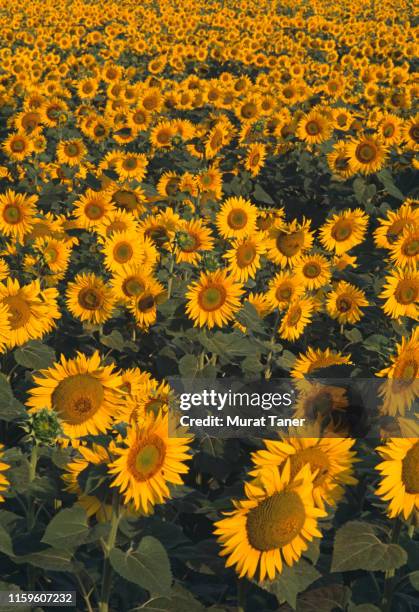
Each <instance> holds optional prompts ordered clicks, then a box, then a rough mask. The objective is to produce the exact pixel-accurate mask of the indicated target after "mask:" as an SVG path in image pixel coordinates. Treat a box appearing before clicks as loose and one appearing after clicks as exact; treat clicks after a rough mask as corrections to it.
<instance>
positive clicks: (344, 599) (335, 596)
mask: <svg viewBox="0 0 419 612" xmlns="http://www.w3.org/2000/svg"><path fill="white" fill-rule="evenodd" d="M350 596H351V591H350V589H349V588H348V587H346V586H344V585H343V584H330V585H328V586H324V587H319V588H318V589H312V590H311V591H308V592H307V593H304V594H303V595H301V596H300V597H299V598H298V602H297V611H298V612H337V610H346V608H347V605H348V603H349V600H350Z"/></svg>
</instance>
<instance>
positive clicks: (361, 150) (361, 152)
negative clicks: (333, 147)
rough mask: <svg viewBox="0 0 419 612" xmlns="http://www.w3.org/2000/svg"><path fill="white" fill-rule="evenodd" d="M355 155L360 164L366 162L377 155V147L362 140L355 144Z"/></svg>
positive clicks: (372, 159)
mask: <svg viewBox="0 0 419 612" xmlns="http://www.w3.org/2000/svg"><path fill="white" fill-rule="evenodd" d="M355 157H356V158H357V160H358V161H360V162H361V163H362V164H368V163H370V162H372V161H374V159H375V158H376V157H377V148H376V147H375V146H374V145H373V144H371V143H367V142H363V143H361V144H359V145H358V146H357V148H356V150H355Z"/></svg>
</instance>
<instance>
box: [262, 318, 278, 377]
mask: <svg viewBox="0 0 419 612" xmlns="http://www.w3.org/2000/svg"><path fill="white" fill-rule="evenodd" d="M280 318H281V315H280V313H279V310H278V312H277V314H276V319H275V323H274V327H273V332H272V336H271V341H270V344H271V347H272V348H271V350H270V351H269V354H268V358H267V360H266V366H265V380H269V379H270V378H271V376H272V369H271V364H272V359H273V356H274V346H275V339H276V332H277V329H278V325H279V320H280Z"/></svg>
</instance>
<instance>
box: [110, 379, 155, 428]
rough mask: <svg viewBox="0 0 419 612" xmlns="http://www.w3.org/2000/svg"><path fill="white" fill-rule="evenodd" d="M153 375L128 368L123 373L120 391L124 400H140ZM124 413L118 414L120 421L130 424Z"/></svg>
mask: <svg viewBox="0 0 419 612" xmlns="http://www.w3.org/2000/svg"><path fill="white" fill-rule="evenodd" d="M150 379H151V374H150V373H149V372H144V371H143V370H141V369H140V368H128V369H126V370H122V371H121V385H120V387H119V389H118V391H119V392H120V393H121V395H122V398H124V399H126V398H128V397H129V398H132V399H138V398H140V397H142V396H143V395H144V389H145V388H146V384H147V383H148V382H149V381H150ZM122 417H123V413H122V412H118V419H119V420H121V421H124V422H125V423H129V422H130V421H129V419H128V420H127V419H124V418H122Z"/></svg>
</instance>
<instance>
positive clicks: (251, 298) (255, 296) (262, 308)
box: [246, 293, 273, 319]
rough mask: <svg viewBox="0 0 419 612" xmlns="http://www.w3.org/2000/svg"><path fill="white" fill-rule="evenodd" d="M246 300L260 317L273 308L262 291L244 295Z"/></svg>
mask: <svg viewBox="0 0 419 612" xmlns="http://www.w3.org/2000/svg"><path fill="white" fill-rule="evenodd" d="M246 301H247V302H249V304H252V306H253V307H254V308H255V310H256V312H257V313H258V316H259V317H260V318H261V319H263V318H264V317H265V316H266V315H267V314H269V313H270V312H272V310H273V309H272V306H271V305H270V304H269V301H268V300H267V298H266V295H265V294H263V293H249V295H248V296H247V297H246Z"/></svg>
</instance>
